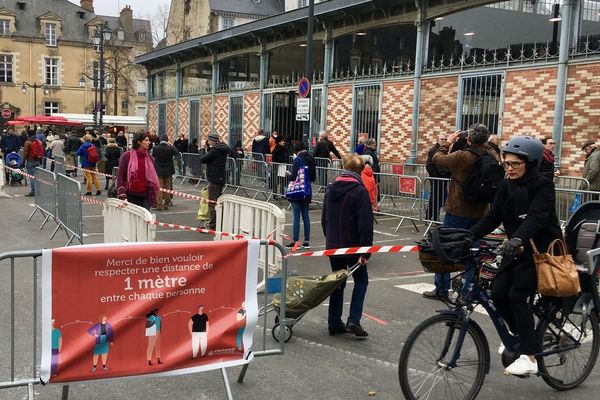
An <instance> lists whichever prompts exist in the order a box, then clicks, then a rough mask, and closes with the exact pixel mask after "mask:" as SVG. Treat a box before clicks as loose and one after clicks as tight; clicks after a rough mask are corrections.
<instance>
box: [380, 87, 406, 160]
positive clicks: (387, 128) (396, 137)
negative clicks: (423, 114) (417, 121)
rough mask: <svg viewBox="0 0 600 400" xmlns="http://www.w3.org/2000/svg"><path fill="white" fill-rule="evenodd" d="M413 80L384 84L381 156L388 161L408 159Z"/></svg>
mask: <svg viewBox="0 0 600 400" xmlns="http://www.w3.org/2000/svg"><path fill="white" fill-rule="evenodd" d="M413 86H414V85H413V81H410V80H405V81H400V82H386V83H384V85H383V101H382V115H381V137H380V139H379V140H380V142H381V143H380V151H381V154H380V158H381V159H382V160H385V161H388V162H401V161H406V159H407V158H408V157H409V155H410V142H411V133H412V106H413V105H412V102H413Z"/></svg>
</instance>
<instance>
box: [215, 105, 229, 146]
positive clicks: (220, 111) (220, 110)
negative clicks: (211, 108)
mask: <svg viewBox="0 0 600 400" xmlns="http://www.w3.org/2000/svg"><path fill="white" fill-rule="evenodd" d="M215 103H216V107H215V130H216V131H217V133H218V134H219V135H220V136H221V140H222V141H224V142H225V143H227V141H228V138H229V97H228V96H217V97H216V98H215Z"/></svg>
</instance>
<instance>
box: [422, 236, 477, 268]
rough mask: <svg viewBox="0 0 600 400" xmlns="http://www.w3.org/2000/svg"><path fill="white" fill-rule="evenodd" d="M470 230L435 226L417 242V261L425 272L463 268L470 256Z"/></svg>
mask: <svg viewBox="0 0 600 400" xmlns="http://www.w3.org/2000/svg"><path fill="white" fill-rule="evenodd" d="M472 242H473V241H472V235H471V232H470V231H468V230H466V229H458V228H444V227H442V228H435V229H432V230H430V231H429V232H428V235H427V238H426V239H423V240H421V241H420V242H418V245H419V261H420V262H421V265H422V266H423V269H424V270H425V272H433V273H446V272H458V271H463V270H464V267H465V265H464V261H465V259H466V258H467V257H469V256H470V254H471V251H470V248H471V243H472Z"/></svg>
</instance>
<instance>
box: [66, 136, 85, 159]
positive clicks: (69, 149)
mask: <svg viewBox="0 0 600 400" xmlns="http://www.w3.org/2000/svg"><path fill="white" fill-rule="evenodd" d="M65 142H66V143H65V147H64V149H63V151H64V152H65V154H70V153H77V150H79V148H80V147H81V145H82V144H83V142H82V141H81V138H80V137H79V136H77V135H71V136H69V137H67V140H66V141H65Z"/></svg>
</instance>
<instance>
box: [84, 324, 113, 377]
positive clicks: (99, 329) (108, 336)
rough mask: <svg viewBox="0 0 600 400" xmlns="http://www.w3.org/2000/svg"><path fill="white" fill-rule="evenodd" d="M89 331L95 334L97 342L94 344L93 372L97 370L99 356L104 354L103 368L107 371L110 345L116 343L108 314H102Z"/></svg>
mask: <svg viewBox="0 0 600 400" xmlns="http://www.w3.org/2000/svg"><path fill="white" fill-rule="evenodd" d="M88 333H89V334H90V335H92V336H94V338H95V340H96V344H95V345H94V353H93V354H94V355H93V364H92V365H93V366H92V372H96V366H97V365H98V356H102V369H103V370H105V371H107V370H108V367H107V366H106V360H107V358H108V346H109V344H110V345H111V346H112V345H114V344H115V343H114V334H113V328H112V325H111V324H109V323H108V318H107V317H106V314H102V315H101V316H100V322H98V323H96V324H95V325H93V326H92V327H91V328H90V329H88Z"/></svg>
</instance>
